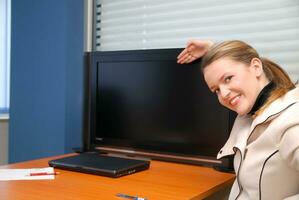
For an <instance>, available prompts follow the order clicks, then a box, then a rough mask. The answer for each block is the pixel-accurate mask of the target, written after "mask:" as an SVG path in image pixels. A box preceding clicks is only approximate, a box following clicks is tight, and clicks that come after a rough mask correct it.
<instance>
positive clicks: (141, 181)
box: [0, 156, 234, 200]
mask: <svg viewBox="0 0 299 200" xmlns="http://www.w3.org/2000/svg"><path fill="white" fill-rule="evenodd" d="M59 157H62V156H57V157H51V158H44V159H39V160H33V161H28V162H22V163H16V164H11V165H4V166H1V167H0V168H11V169H14V168H34V167H47V166H48V161H49V160H51V159H54V158H59ZM56 171H59V172H60V174H59V175H57V176H56V177H55V180H34V181H32V180H31V181H0V199H3V200H14V199H18V200H29V199H30V200H35V199H38V200H43V199H55V200H60V199H63V200H71V199H72V200H73V199H80V200H81V199H84V200H89V199H91V200H95V199H101V200H102V199H103V200H122V198H120V197H116V196H115V195H116V193H125V194H129V195H138V196H140V197H147V199H148V200H160V199H161V200H166V199H171V200H187V199H192V200H196V199H203V198H205V197H207V196H209V195H211V194H213V193H215V192H217V191H218V190H221V189H222V188H224V187H226V186H228V185H229V184H231V183H232V182H233V179H234V175H233V174H228V173H222V172H218V171H215V170H213V169H211V168H208V167H200V166H194V165H186V164H178V163H170V162H160V161H151V165H150V169H149V170H145V171H142V172H138V173H135V174H131V175H128V176H123V177H120V178H108V177H102V176H96V175H89V174H83V173H78V172H71V171H65V170H60V169H57V170H56Z"/></svg>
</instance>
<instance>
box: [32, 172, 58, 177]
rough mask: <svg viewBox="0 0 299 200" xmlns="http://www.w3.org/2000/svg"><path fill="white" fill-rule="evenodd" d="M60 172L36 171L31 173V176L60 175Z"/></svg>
mask: <svg viewBox="0 0 299 200" xmlns="http://www.w3.org/2000/svg"><path fill="white" fill-rule="evenodd" d="M58 174H60V173H59V172H34V173H30V174H29V176H44V175H58Z"/></svg>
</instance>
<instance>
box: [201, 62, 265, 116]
mask: <svg viewBox="0 0 299 200" xmlns="http://www.w3.org/2000/svg"><path fill="white" fill-rule="evenodd" d="M203 74H204V79H205V81H206V83H207V85H208V87H209V88H210V90H211V91H212V92H214V93H215V94H216V95H217V97H218V100H219V102H220V103H221V104H222V105H223V106H225V107H227V108H228V109H230V110H233V111H235V112H237V113H238V114H239V115H244V114H247V113H248V112H250V110H251V108H252V107H253V105H254V103H255V100H256V98H257V96H258V94H259V93H260V91H261V90H262V89H263V88H264V87H265V85H266V84H267V82H268V81H267V82H266V81H265V79H264V78H262V74H263V68H262V63H261V61H260V60H259V59H257V58H254V59H252V61H251V63H250V65H246V64H244V63H242V62H237V61H234V60H232V59H230V58H220V59H218V60H216V61H214V62H212V63H211V64H209V65H208V66H206V67H205V69H204V71H203Z"/></svg>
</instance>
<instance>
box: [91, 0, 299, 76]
mask: <svg viewBox="0 0 299 200" xmlns="http://www.w3.org/2000/svg"><path fill="white" fill-rule="evenodd" d="M95 19H96V20H95V34H94V46H95V50H96V51H110V50H131V49H161V48H180V47H184V46H185V45H186V43H187V41H188V40H190V39H192V38H200V39H210V40H213V41H224V40H230V39H238V40H243V41H245V42H248V43H249V44H251V45H252V46H253V47H255V48H256V49H257V50H258V51H259V53H260V55H261V56H264V57H268V58H270V59H272V60H273V61H275V62H277V63H278V64H280V65H281V66H282V67H283V68H284V69H285V70H286V71H287V72H288V73H289V74H290V75H291V77H292V79H293V80H294V81H296V80H298V79H299V26H298V24H299V1H298V0H251V1H247V0H209V1H203V0H184V1H182V0H113V1H109V0H96V1H95Z"/></svg>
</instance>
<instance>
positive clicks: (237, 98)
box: [229, 94, 241, 106]
mask: <svg viewBox="0 0 299 200" xmlns="http://www.w3.org/2000/svg"><path fill="white" fill-rule="evenodd" d="M240 97H241V95H240V94H239V95H237V96H235V97H233V98H231V99H230V100H229V104H230V105H231V106H235V105H237V104H238V103H239V100H240Z"/></svg>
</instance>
